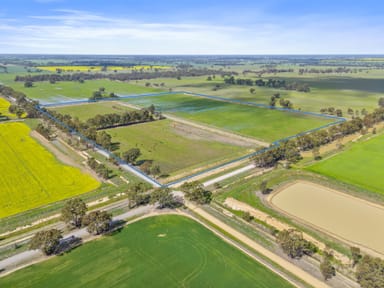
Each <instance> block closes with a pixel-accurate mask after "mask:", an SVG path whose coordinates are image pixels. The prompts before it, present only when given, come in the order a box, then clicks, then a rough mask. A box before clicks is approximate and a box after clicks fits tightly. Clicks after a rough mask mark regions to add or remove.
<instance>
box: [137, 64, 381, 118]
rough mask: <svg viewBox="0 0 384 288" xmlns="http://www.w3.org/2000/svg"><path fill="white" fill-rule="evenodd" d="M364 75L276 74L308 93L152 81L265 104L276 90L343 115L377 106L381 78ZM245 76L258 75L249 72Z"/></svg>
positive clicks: (300, 103)
mask: <svg viewBox="0 0 384 288" xmlns="http://www.w3.org/2000/svg"><path fill="white" fill-rule="evenodd" d="M287 74H289V75H290V76H288V75H287ZM286 76H288V77H286ZM360 77H361V78H360ZM364 77H374V75H373V71H371V72H370V73H369V74H365V73H358V74H356V75H354V74H353V77H345V76H341V77H336V76H330V75H329V74H328V75H326V76H322V75H316V77H314V76H313V75H304V76H300V77H299V76H298V72H296V73H292V74H290V73H281V74H279V76H278V77H277V78H281V79H286V80H287V81H290V82H295V81H296V82H299V83H306V84H308V85H309V86H310V88H311V91H310V92H309V93H303V92H298V91H293V90H284V89H273V88H267V87H258V86H253V87H252V88H254V89H255V93H250V92H249V89H250V87H249V86H241V85H229V86H227V85H224V81H223V80H222V79H220V78H218V77H216V79H213V80H212V81H207V77H184V78H183V79H182V80H177V79H172V78H160V79H158V80H157V81H156V82H157V83H161V82H163V83H165V85H166V87H171V88H172V89H173V90H175V91H177V90H178V91H193V92H196V93H204V94H209V95H216V96H221V97H224V98H231V99H238V100H244V101H249V102H255V103H263V104H268V103H269V100H270V98H271V97H272V96H273V95H274V94H275V93H279V94H280V95H281V97H282V98H286V99H289V100H290V101H291V102H292V103H293V104H294V108H301V109H302V110H303V111H312V112H320V109H321V108H325V107H335V108H340V109H342V110H343V113H344V115H347V109H348V108H352V109H353V110H359V111H361V109H363V108H365V109H367V110H368V111H373V109H375V108H377V101H378V99H379V98H380V97H381V96H382V94H383V91H384V89H383V87H384V86H383V82H384V80H383V79H377V78H372V79H371V78H364ZM378 77H379V78H382V77H383V72H382V71H380V74H379V75H378ZM240 78H242V77H240ZM246 78H251V79H254V80H256V79H259V78H258V77H256V76H253V75H252V74H250V75H249V76H247V77H246ZM268 78H274V79H275V78H276V75H268V76H267V75H265V77H264V80H265V79H268ZM145 83H146V81H145V80H141V81H139V84H141V85H144V84H145ZM216 85H220V87H221V88H220V89H216V88H215V86H216ZM215 90H216V91H215Z"/></svg>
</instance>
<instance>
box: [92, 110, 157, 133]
mask: <svg viewBox="0 0 384 288" xmlns="http://www.w3.org/2000/svg"><path fill="white" fill-rule="evenodd" d="M160 119H163V116H162V115H161V113H160V112H157V111H156V108H155V106H154V105H151V106H149V107H148V108H144V109H141V110H133V111H126V112H124V113H122V114H118V113H110V114H103V115H100V114H98V115H96V116H95V117H93V118H90V119H88V120H87V122H86V124H87V125H89V126H91V127H94V128H96V129H107V128H112V127H117V126H125V125H130V124H135V123H143V122H149V121H154V120H160Z"/></svg>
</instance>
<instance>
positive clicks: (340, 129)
mask: <svg viewBox="0 0 384 288" xmlns="http://www.w3.org/2000/svg"><path fill="white" fill-rule="evenodd" d="M383 116H384V111H383ZM383 119H384V118H383ZM363 127H364V122H363V120H361V119H360V118H355V119H352V120H351V121H347V122H343V123H341V124H338V125H335V126H332V127H330V128H328V129H327V130H325V129H323V130H319V131H315V132H312V133H309V134H305V135H302V136H299V137H297V138H296V139H292V140H289V141H285V142H282V143H280V145H276V146H274V147H272V148H271V149H269V150H267V151H266V152H264V153H260V154H259V155H256V156H254V157H252V160H253V161H254V162H255V164H256V166H257V167H273V166H275V165H276V164H277V162H278V161H280V160H286V161H288V162H289V163H295V162H297V161H298V160H300V159H301V156H300V151H306V150H311V149H313V148H315V147H319V146H321V145H324V144H327V143H329V142H331V141H334V140H336V139H338V138H341V137H344V136H346V135H350V134H353V133H356V132H358V131H361V130H362V129H363Z"/></svg>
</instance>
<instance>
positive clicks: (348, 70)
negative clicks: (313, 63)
mask: <svg viewBox="0 0 384 288" xmlns="http://www.w3.org/2000/svg"><path fill="white" fill-rule="evenodd" d="M362 71H363V69H351V68H346V67H337V68H326V69H318V68H300V69H299V75H303V74H333V73H334V74H340V73H357V72H362Z"/></svg>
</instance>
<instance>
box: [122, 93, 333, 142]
mask: <svg viewBox="0 0 384 288" xmlns="http://www.w3.org/2000/svg"><path fill="white" fill-rule="evenodd" d="M127 101H129V102H130V103H133V104H135V105H140V106H149V105H151V104H154V105H155V106H156V107H157V109H158V110H160V111H162V112H164V113H173V114H175V115H177V116H180V117H184V118H187V119H190V120H193V121H197V122H201V123H205V124H208V125H212V126H216V127H218V128H222V129H225V130H229V131H233V132H235V133H238V134H242V135H245V136H251V137H254V138H257V139H259V140H263V141H267V142H271V141H275V140H278V139H282V138H285V137H287V136H291V135H294V134H297V133H300V132H303V131H307V130H309V129H312V128H316V127H319V126H322V125H325V124H327V123H330V122H332V120H330V119H325V118H320V117H312V116H306V115H302V114H298V113H291V112H283V111H276V110H271V109H265V108H258V107H254V106H246V105H240V104H233V103H228V102H224V101H215V100H211V99H207V98H202V97H196V96H191V95H184V94H178V95H165V96H157V97H140V98H134V99H129V100H127Z"/></svg>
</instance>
